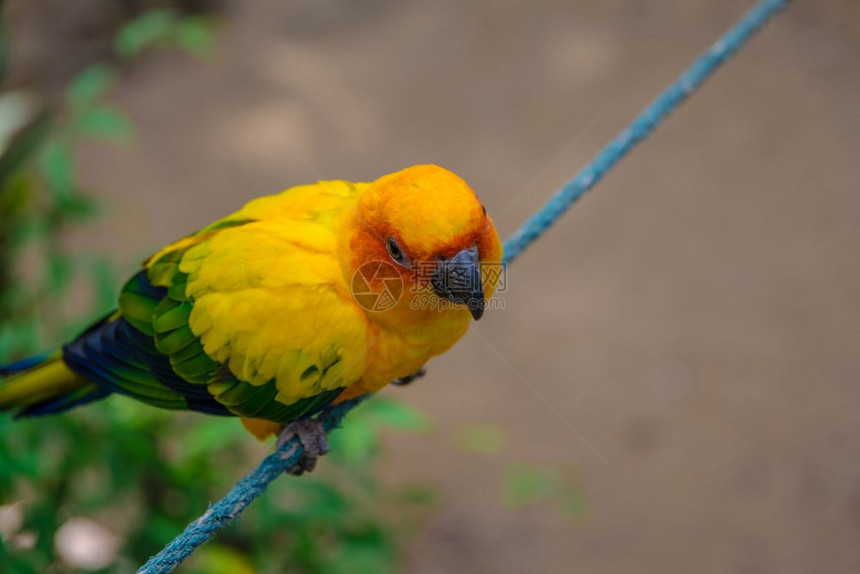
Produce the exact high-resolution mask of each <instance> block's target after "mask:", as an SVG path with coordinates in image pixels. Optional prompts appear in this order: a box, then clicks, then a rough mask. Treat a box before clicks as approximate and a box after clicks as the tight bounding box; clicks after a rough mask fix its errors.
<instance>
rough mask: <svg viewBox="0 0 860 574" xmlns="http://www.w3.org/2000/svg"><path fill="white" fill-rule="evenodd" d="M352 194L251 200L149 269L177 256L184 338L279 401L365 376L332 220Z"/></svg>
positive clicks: (319, 192)
mask: <svg viewBox="0 0 860 574" xmlns="http://www.w3.org/2000/svg"><path fill="white" fill-rule="evenodd" d="M355 191H356V186H355V184H351V183H348V182H340V181H333V182H320V183H318V184H316V185H304V186H299V187H295V188H291V189H288V190H287V191H285V192H283V193H281V194H278V195H274V196H268V197H262V198H259V199H255V200H253V201H251V202H250V203H248V204H247V205H246V206H245V207H244V208H242V209H241V210H240V211H238V212H236V213H234V214H233V215H231V216H229V217H227V218H225V219H223V220H221V221H219V222H216V223H214V224H212V225H210V226H209V227H207V228H204V229H203V230H201V231H200V232H198V233H197V234H195V235H194V236H190V237H188V238H185V239H182V240H180V241H178V242H176V243H174V244H173V245H171V246H168V247H167V248H165V249H164V250H162V251H161V252H160V253H158V254H156V255H155V256H154V257H153V258H151V259H150V261H149V262H148V264H149V265H150V266H151V265H153V264H154V263H157V262H158V261H159V259H160V258H163V257H165V256H169V254H170V253H171V252H174V251H182V255H181V257H180V259H179V262H178V267H177V269H178V271H179V272H180V273H182V274H184V275H187V279H186V284H185V287H184V289H185V295H186V296H187V297H188V298H190V299H191V300H193V301H194V306H193V309H192V310H191V314H190V317H189V326H190V328H191V331H192V333H194V335H196V336H197V337H199V338H200V340H201V342H202V344H203V349H204V351H205V352H206V354H207V355H208V356H209V357H210V358H212V359H214V360H215V361H217V362H219V363H223V364H225V365H227V367H228V368H229V370H230V372H231V373H232V374H233V375H234V376H236V378H238V379H239V380H241V381H244V382H247V383H250V384H252V385H264V384H266V383H268V382H269V381H272V380H274V381H275V384H276V387H277V390H278V393H277V395H276V397H275V399H276V400H277V401H278V402H281V403H284V404H292V403H294V402H296V401H297V400H298V399H301V398H306V397H312V396H315V395H317V394H319V393H320V392H323V391H326V390H332V389H335V388H339V387H343V386H347V385H349V384H351V383H353V382H354V381H356V380H357V379H358V378H360V377H361V375H362V373H363V372H364V370H365V364H364V361H363V357H364V352H365V348H364V342H365V340H366V330H367V324H366V323H367V320H366V318H365V317H364V315H363V313H362V312H361V310H360V309H359V308H357V307H356V305H355V303H354V302H353V300H352V298H351V296H350V294H349V286H348V284H347V283H346V280H345V278H344V273H343V270H342V268H341V264H340V262H339V259H338V258H337V255H336V253H337V243H338V242H337V236H336V233H337V227H338V226H337V225H336V220H337V219H338V218H341V217H342V216H343V214H342V212H343V211H344V210H348V209H349V208H348V207H347V206H346V205H345V204H344V200H345V199H347V198H350V197H352V196H353V195H354V194H355ZM338 194H339V195H338ZM165 286H167V285H165ZM212 390H217V389H212Z"/></svg>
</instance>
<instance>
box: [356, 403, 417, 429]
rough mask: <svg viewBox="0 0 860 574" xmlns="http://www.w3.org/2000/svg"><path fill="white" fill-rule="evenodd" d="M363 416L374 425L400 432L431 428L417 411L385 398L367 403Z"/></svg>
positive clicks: (404, 404)
mask: <svg viewBox="0 0 860 574" xmlns="http://www.w3.org/2000/svg"><path fill="white" fill-rule="evenodd" d="M363 415H364V416H366V417H367V418H368V420H370V421H372V422H374V423H376V424H379V425H381V426H385V427H389V428H392V429H395V430H401V431H414V432H426V431H428V430H430V428H431V426H432V425H431V424H430V419H428V418H427V416H425V415H424V413H422V412H421V411H419V410H418V409H416V408H414V407H411V406H409V405H407V404H406V403H403V402H400V401H396V400H393V399H389V398H385V397H377V398H375V399H374V400H372V401H367V403H366V404H365V407H364V409H363Z"/></svg>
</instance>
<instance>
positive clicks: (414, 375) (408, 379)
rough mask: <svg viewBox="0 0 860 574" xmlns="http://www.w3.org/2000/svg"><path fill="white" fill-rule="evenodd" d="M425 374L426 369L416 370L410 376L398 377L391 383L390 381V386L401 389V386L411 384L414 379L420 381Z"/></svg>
mask: <svg viewBox="0 0 860 574" xmlns="http://www.w3.org/2000/svg"><path fill="white" fill-rule="evenodd" d="M426 374H427V369H423V368H422V369H418V370H417V371H415V372H414V373H412V374H411V375H406V376H405V377H400V378H399V379H394V380H393V381H391V384H392V385H397V386H399V387H401V386H403V385H408V384H409V383H411V382H412V381H414V380H415V379H420V378H421V377H423V376H424V375H426Z"/></svg>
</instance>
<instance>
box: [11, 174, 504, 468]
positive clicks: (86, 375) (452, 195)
mask: <svg viewBox="0 0 860 574" xmlns="http://www.w3.org/2000/svg"><path fill="white" fill-rule="evenodd" d="M502 249H503V248H502V244H501V242H500V240H499V236H498V233H497V231H496V228H495V226H494V224H493V221H492V219H491V218H490V216H489V215H488V214H487V210H486V209H485V208H484V206H483V204H482V203H481V202H480V200H479V199H478V197H477V196H476V194H475V193H474V191H473V190H472V189H471V188H470V187H469V185H468V184H467V183H466V182H465V181H464V180H463V179H462V178H461V177H460V176H458V175H456V174H455V173H453V172H451V171H449V170H447V169H444V168H442V167H439V166H436V165H416V166H412V167H408V168H406V169H402V170H400V171H397V172H394V173H390V174H387V175H383V176H381V177H379V178H378V179H376V180H374V181H372V182H352V181H346V180H326V181H319V182H317V183H314V184H308V185H298V186H294V187H290V188H288V189H286V190H285V191H282V192H280V193H278V194H275V195H268V196H262V197H258V198H256V199H253V200H251V201H250V202H248V203H247V204H246V205H245V206H244V207H242V208H241V209H240V210H239V211H236V212H235V213H233V214H232V215H228V216H227V217H224V218H223V219H220V220H218V221H216V222H215V223H212V224H211V225H208V226H206V227H204V228H202V229H200V230H199V231H197V232H195V233H192V234H191V235H188V236H186V237H184V238H182V239H179V240H178V241H175V242H174V243H171V244H169V245H167V246H166V247H164V248H163V249H161V250H160V251H158V252H156V253H155V254H154V255H152V256H151V257H149V258H148V259H147V260H146V261H144V263H143V264H142V266H141V268H140V269H139V270H138V271H137V272H136V273H134V274H133V275H132V277H131V278H130V279H129V280H128V281H127V282H126V283H125V284H124V286H123V287H122V289H121V290H120V293H119V296H118V301H117V307H116V310H114V311H113V312H111V313H110V314H108V315H107V316H105V317H104V318H102V319H101V320H99V321H97V322H96V323H94V324H93V325H91V326H90V327H88V328H87V329H86V330H84V331H83V332H82V333H81V334H80V335H79V336H78V337H77V338H75V339H74V340H72V341H70V342H68V343H66V344H65V345H63V346H62V347H61V349H60V350H59V351H57V352H55V353H52V354H47V355H43V356H39V357H33V358H28V359H24V360H21V361H18V362H16V363H12V364H10V365H7V366H5V367H0V412H12V413H14V414H15V416H17V417H31V416H41V415H50V414H55V413H61V412H64V411H67V410H69V409H71V408H73V407H77V406H81V405H85V404H88V403H92V402H94V401H98V400H101V399H104V398H106V397H108V396H110V395H125V396H127V397H130V398H132V399H134V400H137V401H140V402H142V403H145V404H147V405H151V406H153V407H159V408H164V409H174V410H188V411H194V412H198V413H204V414H209V415H221V416H233V417H240V419H241V422H242V424H243V425H244V426H245V428H246V429H247V430H248V431H249V432H250V433H252V434H253V435H254V436H255V437H256V438H258V439H259V440H265V439H266V438H269V437H271V436H279V437H280V441H283V440H285V439H288V438H292V437H297V438H299V439H300V440H301V442H302V445H303V446H304V450H305V454H304V456H303V458H302V460H301V461H300V462H299V463H298V464H297V465H296V466H295V467H294V468H292V469H290V470H289V471H288V472H291V473H292V474H301V473H302V472H305V471H309V470H312V469H313V468H314V466H315V464H316V460H317V458H318V457H319V456H321V455H323V454H325V452H326V451H327V450H328V444H327V442H326V439H325V432H324V431H323V429H322V425H321V424H320V423H319V422H318V417H316V418H314V417H315V415H318V414H320V413H321V412H323V411H324V410H325V409H326V408H328V407H330V406H332V405H335V404H337V403H339V402H342V401H346V400H350V399H353V398H357V397H360V396H363V395H367V394H370V393H374V392H376V391H378V390H380V389H382V388H383V387H385V386H386V385H388V384H389V383H391V382H401V383H402V382H406V381H409V380H411V379H412V378H415V377H417V376H420V375H421V374H423V372H424V371H423V368H424V365H425V363H426V362H427V361H428V360H429V359H430V358H431V357H434V356H437V355H440V354H442V353H444V352H445V351H447V350H448V349H449V348H451V347H452V346H453V345H454V344H455V343H456V342H457V341H458V340H459V339H460V338H461V337H463V335H464V334H465V333H466V331H467V329H468V327H469V325H470V324H471V322H472V321H473V320H478V319H480V318H481V316H482V315H483V313H484V310H485V309H486V306H487V301H488V299H489V298H490V297H492V295H493V293H494V291H495V289H496V287H497V284H498V281H499V273H497V272H494V271H493V269H494V268H495V267H497V266H499V265H501V261H502ZM279 444H280V442H279Z"/></svg>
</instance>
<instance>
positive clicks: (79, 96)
mask: <svg viewBox="0 0 860 574" xmlns="http://www.w3.org/2000/svg"><path fill="white" fill-rule="evenodd" d="M115 81H116V71H115V70H114V69H113V68H112V67H111V66H108V65H106V64H96V65H94V66H90V67H89V68H87V69H85V70H84V71H83V72H81V73H80V74H78V75H77V76H75V79H74V80H72V83H71V85H69V87H68V89H67V90H66V97H67V98H68V100H69V103H70V104H71V105H72V106H75V107H81V106H86V105H87V104H90V103H92V102H94V101H95V100H96V99H98V98H99V97H101V96H102V95H104V93H105V92H106V91H107V90H108V89H109V88H110V87H111V86H112V85H113V83H114V82H115Z"/></svg>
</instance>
